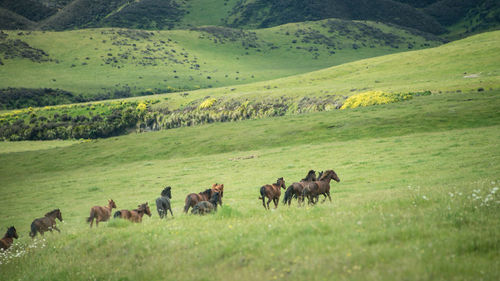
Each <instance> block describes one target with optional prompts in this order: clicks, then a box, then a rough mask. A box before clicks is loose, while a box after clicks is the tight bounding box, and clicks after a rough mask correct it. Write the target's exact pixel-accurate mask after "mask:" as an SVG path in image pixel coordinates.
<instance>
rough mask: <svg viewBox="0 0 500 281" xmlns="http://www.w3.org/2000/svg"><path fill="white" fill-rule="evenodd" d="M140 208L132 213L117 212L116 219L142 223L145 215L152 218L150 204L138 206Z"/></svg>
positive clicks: (126, 211) (127, 211)
mask: <svg viewBox="0 0 500 281" xmlns="http://www.w3.org/2000/svg"><path fill="white" fill-rule="evenodd" d="M138 207H139V208H137V209H134V210H132V211H129V210H120V211H116V212H115V214H114V215H113V217H114V218H122V219H127V220H129V221H131V222H142V217H143V216H144V214H146V215H148V216H150V217H151V210H150V209H149V206H148V202H146V203H144V204H141V205H138Z"/></svg>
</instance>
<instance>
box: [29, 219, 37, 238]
mask: <svg viewBox="0 0 500 281" xmlns="http://www.w3.org/2000/svg"><path fill="white" fill-rule="evenodd" d="M36 232H37V230H36V225H35V222H32V223H31V231H30V237H31V238H35V235H36Z"/></svg>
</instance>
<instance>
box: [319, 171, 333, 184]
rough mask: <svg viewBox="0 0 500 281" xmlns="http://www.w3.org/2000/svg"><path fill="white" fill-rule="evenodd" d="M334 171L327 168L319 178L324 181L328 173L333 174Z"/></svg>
mask: <svg viewBox="0 0 500 281" xmlns="http://www.w3.org/2000/svg"><path fill="white" fill-rule="evenodd" d="M332 173H334V171H333V170H326V171H325V172H324V173H323V174H322V175H321V177H320V178H319V180H320V181H322V180H323V179H325V178H326V177H327V176H328V175H331V174H332Z"/></svg>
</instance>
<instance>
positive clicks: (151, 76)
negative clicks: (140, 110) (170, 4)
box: [0, 3, 441, 97]
mask: <svg viewBox="0 0 500 281" xmlns="http://www.w3.org/2000/svg"><path fill="white" fill-rule="evenodd" d="M194 4H195V3H193V5H194ZM332 24H333V25H334V26H342V27H343V28H344V29H343V31H342V32H340V31H337V30H335V29H334V28H333V29H332V28H330V26H331V25H332ZM374 30H375V31H377V32H378V33H374ZM3 34H6V35H7V37H5V38H3V39H2V40H3V41H5V42H11V43H9V44H13V43H12V42H14V41H15V40H21V41H23V42H25V43H26V44H28V45H29V47H30V48H35V49H39V50H43V51H44V52H45V53H47V54H48V57H44V58H43V59H44V60H43V61H32V60H30V59H29V58H21V57H19V56H14V57H12V55H5V54H7V53H6V52H5V54H4V56H3V57H2V59H1V61H2V63H3V65H0V87H1V88H7V87H24V88H59V89H64V90H67V91H70V92H73V93H76V94H82V95H84V96H87V97H92V96H96V95H98V94H104V93H114V92H115V91H129V92H130V94H132V95H147V94H154V93H165V92H176V91H185V90H195V89H199V88H212V87H220V86H227V85H236V84H247V83H252V82H257V81H266V80H269V79H275V78H281V77H286V76H290V75H296V74H301V73H306V72H310V71H313V70H318V69H323V68H325V67H330V66H333V65H339V64H342V63H346V62H351V61H355V60H359V59H363V58H369V57H374V56H380V55H386V54H391V53H396V52H403V51H406V50H409V45H411V46H412V47H411V48H412V49H422V48H427V47H433V46H437V45H440V44H441V41H440V40H439V39H438V38H436V37H429V38H424V37H423V36H420V35H416V34H413V33H411V32H410V31H408V30H403V29H399V28H397V27H394V26H387V25H383V24H378V23H373V22H352V21H342V20H333V19H332V20H324V21H318V22H307V23H296V24H287V25H284V26H278V27H274V28H268V29H262V30H255V31H248V30H245V31H243V30H239V29H229V28H225V27H215V26H210V27H201V28H199V29H197V30H171V31H143V30H131V29H120V28H113V29H110V28H102V29H84V30H73V31H64V32H48V31H5V32H4V33H3ZM311 36H312V37H314V38H317V39H315V40H313V39H311V38H312V37H311ZM318 38H319V39H318ZM9 40H11V41H9ZM6 44H7V43H6ZM19 48H21V47H19V46H17V45H16V47H12V48H11V49H12V50H16V49H19ZM26 48H28V47H26ZM12 50H11V51H12ZM23 50H24V49H23ZM20 52H21V53H23V52H24V53H26V52H28V51H26V50H24V51H22V50H21V51H20ZM28 57H29V56H28Z"/></svg>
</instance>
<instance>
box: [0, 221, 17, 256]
mask: <svg viewBox="0 0 500 281" xmlns="http://www.w3.org/2000/svg"><path fill="white" fill-rule="evenodd" d="M13 238H16V239H19V236H17V231H16V228H15V227H13V226H11V227H9V228H8V229H7V232H6V233H5V235H4V236H3V238H2V239H0V249H3V250H7V249H8V248H10V246H12V243H14V239H13Z"/></svg>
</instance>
